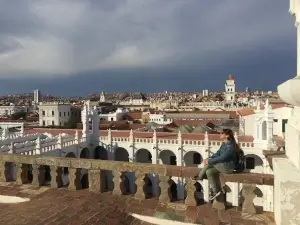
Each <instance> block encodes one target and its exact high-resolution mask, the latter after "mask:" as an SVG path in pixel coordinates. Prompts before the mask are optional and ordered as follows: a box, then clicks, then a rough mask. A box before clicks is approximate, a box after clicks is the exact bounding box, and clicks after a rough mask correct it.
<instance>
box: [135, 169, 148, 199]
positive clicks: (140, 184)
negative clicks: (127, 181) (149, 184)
mask: <svg viewBox="0 0 300 225" xmlns="http://www.w3.org/2000/svg"><path fill="white" fill-rule="evenodd" d="M135 176H136V181H135V184H136V187H137V189H136V193H135V198H137V199H139V200H144V199H146V193H145V180H146V179H147V178H146V174H145V173H141V172H136V173H135Z"/></svg>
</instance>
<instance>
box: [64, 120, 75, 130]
mask: <svg viewBox="0 0 300 225" xmlns="http://www.w3.org/2000/svg"><path fill="white" fill-rule="evenodd" d="M64 127H65V128H67V129H75V128H77V120H76V118H74V117H71V118H70V119H69V121H68V122H67V123H66V124H65V126H64Z"/></svg>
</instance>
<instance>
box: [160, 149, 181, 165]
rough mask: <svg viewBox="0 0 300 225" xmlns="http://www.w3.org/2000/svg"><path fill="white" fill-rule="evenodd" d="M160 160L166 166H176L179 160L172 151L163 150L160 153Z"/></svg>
mask: <svg viewBox="0 0 300 225" xmlns="http://www.w3.org/2000/svg"><path fill="white" fill-rule="evenodd" d="M159 158H160V160H161V163H162V164H165V165H176V164H177V163H176V162H177V158H176V155H175V154H174V153H173V152H172V151H171V150H162V151H161V152H160V153H159Z"/></svg>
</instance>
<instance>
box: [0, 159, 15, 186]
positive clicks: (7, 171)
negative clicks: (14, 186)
mask: <svg viewBox="0 0 300 225" xmlns="http://www.w3.org/2000/svg"><path fill="white" fill-rule="evenodd" d="M12 167H13V164H12V163H10V162H5V161H1V178H0V180H1V182H7V181H11V180H12V174H11V173H12Z"/></svg>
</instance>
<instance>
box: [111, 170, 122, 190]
mask: <svg viewBox="0 0 300 225" xmlns="http://www.w3.org/2000/svg"><path fill="white" fill-rule="evenodd" d="M112 173H113V182H114V190H113V194H115V195H122V190H121V185H122V177H121V176H122V173H121V172H119V171H117V170H113V171H112Z"/></svg>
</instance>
